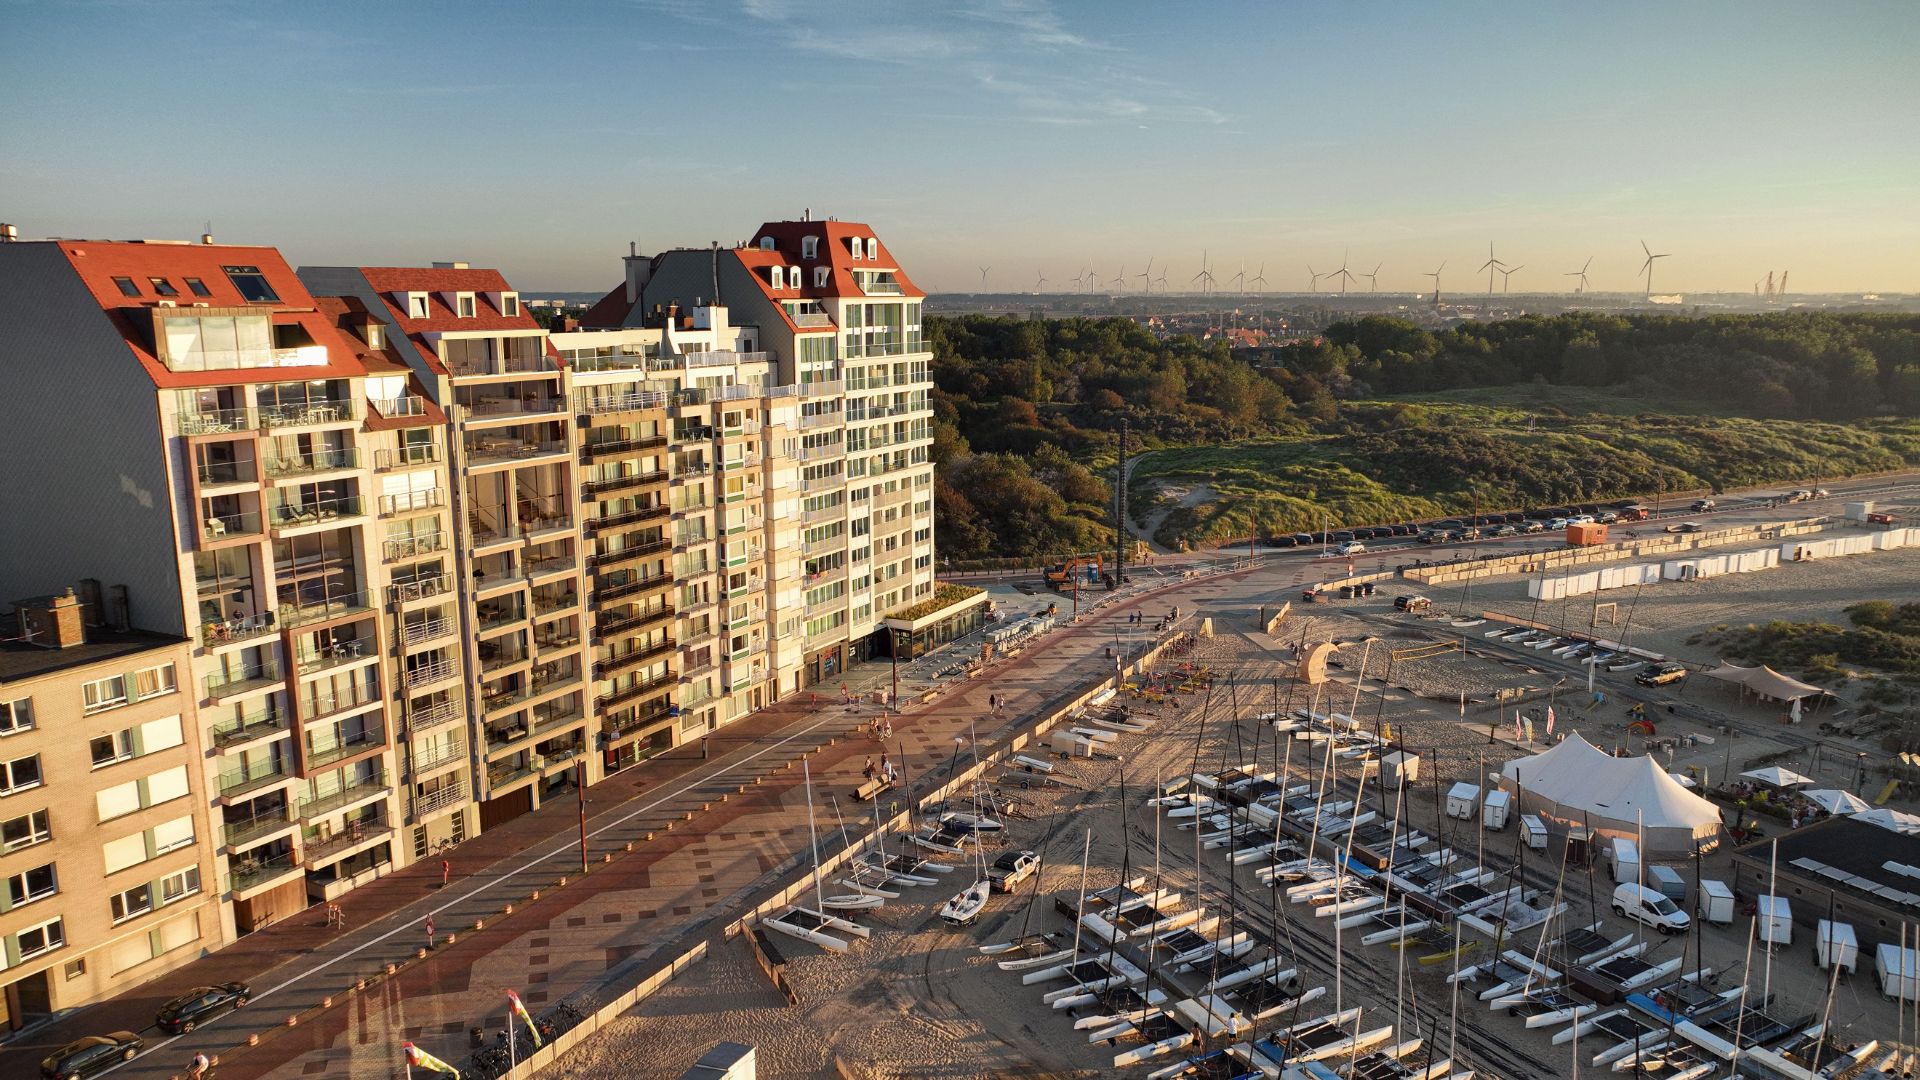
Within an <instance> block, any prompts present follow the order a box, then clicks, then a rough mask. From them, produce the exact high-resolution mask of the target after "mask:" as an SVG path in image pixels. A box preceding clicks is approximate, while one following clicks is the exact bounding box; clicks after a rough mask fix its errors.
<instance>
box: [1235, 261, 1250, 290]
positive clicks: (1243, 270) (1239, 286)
mask: <svg viewBox="0 0 1920 1080" xmlns="http://www.w3.org/2000/svg"><path fill="white" fill-rule="evenodd" d="M1233 291H1234V292H1236V293H1239V294H1240V295H1242V296H1245V295H1246V293H1247V264H1246V263H1241V264H1240V272H1239V273H1237V274H1235V275H1233Z"/></svg>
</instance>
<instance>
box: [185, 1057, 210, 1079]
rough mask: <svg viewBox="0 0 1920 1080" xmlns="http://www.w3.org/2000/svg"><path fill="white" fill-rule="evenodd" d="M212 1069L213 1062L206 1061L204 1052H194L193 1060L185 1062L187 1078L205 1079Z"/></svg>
mask: <svg viewBox="0 0 1920 1080" xmlns="http://www.w3.org/2000/svg"><path fill="white" fill-rule="evenodd" d="M212 1071H213V1062H211V1061H208V1060H207V1055H205V1054H195V1055H193V1060H192V1061H189V1062H187V1080H207V1077H208V1076H209V1075H211V1073H212Z"/></svg>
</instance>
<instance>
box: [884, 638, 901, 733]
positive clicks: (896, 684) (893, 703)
mask: <svg viewBox="0 0 1920 1080" xmlns="http://www.w3.org/2000/svg"><path fill="white" fill-rule="evenodd" d="M892 634H893V641H892V646H893V647H892V648H890V649H888V650H887V651H888V652H890V653H892V654H893V697H892V698H891V699H890V700H889V701H888V702H887V711H888V712H889V713H893V712H898V711H899V710H900V628H899V627H897V626H896V627H894V628H893V631H892Z"/></svg>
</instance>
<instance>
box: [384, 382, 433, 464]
mask: <svg viewBox="0 0 1920 1080" xmlns="http://www.w3.org/2000/svg"><path fill="white" fill-rule="evenodd" d="M415 400H418V399H415ZM375 404H378V403H377V402H376V403H375ZM382 412H385V410H384V409H383V410H382ZM439 460H440V447H438V446H436V445H434V444H432V443H423V444H418V445H409V446H402V447H400V448H399V449H397V450H384V449H383V450H376V451H374V452H373V467H374V468H375V469H377V470H379V471H380V472H391V471H392V470H394V469H417V468H419V467H420V466H422V465H432V464H434V463H436V462H438V461H439Z"/></svg>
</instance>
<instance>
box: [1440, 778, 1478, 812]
mask: <svg viewBox="0 0 1920 1080" xmlns="http://www.w3.org/2000/svg"><path fill="white" fill-rule="evenodd" d="M1479 802H1480V787H1479V785H1477V784H1469V783H1467V782H1466V781H1464V780H1462V781H1461V782H1459V783H1457V784H1455V785H1453V787H1451V788H1449V789H1448V791H1447V816H1448V817H1450V818H1460V819H1462V820H1471V819H1472V817H1473V812H1474V809H1475V808H1476V807H1477V806H1478V805H1479Z"/></svg>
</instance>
